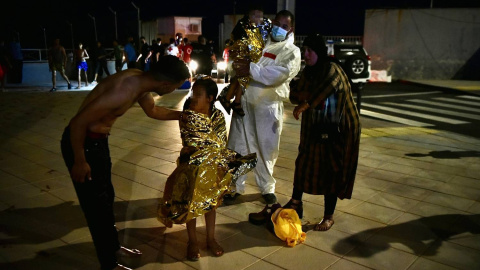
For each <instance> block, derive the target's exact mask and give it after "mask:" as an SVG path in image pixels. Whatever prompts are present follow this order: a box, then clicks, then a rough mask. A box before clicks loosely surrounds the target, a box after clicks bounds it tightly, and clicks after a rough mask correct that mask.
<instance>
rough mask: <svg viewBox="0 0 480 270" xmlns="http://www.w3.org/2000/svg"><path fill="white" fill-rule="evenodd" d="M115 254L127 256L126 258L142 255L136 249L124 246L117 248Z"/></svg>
mask: <svg viewBox="0 0 480 270" xmlns="http://www.w3.org/2000/svg"><path fill="white" fill-rule="evenodd" d="M117 256H120V257H127V258H136V257H140V256H142V252H141V251H140V250H138V249H128V248H126V247H122V246H121V247H120V249H119V250H117Z"/></svg>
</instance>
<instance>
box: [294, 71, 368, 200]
mask: <svg viewBox="0 0 480 270" xmlns="http://www.w3.org/2000/svg"><path fill="white" fill-rule="evenodd" d="M317 70H318V73H319V74H310V76H308V77H309V78H307V76H306V75H305V72H304V73H303V74H302V76H301V78H300V80H299V82H298V85H297V87H296V88H294V89H291V91H292V95H291V101H292V102H293V103H299V102H300V103H301V102H302V101H299V100H296V99H295V97H296V94H298V93H300V92H302V91H305V92H306V93H308V94H306V95H305V96H307V101H308V103H309V104H310V108H309V109H308V110H306V111H305V112H303V113H302V124H301V134H300V145H299V147H298V150H299V153H298V157H297V159H296V161H295V177H294V187H295V188H297V189H299V190H301V191H303V192H305V193H309V194H314V195H317V194H323V195H326V194H336V195H337V197H338V198H340V199H344V198H347V199H350V198H351V197H352V190H353V184H354V181H355V174H356V170H357V164H358V152H359V144H360V119H359V113H358V110H357V107H356V105H355V102H354V100H353V96H352V92H351V86H350V83H349V81H348V78H347V75H346V74H345V72H344V71H343V70H342V68H341V67H340V66H339V65H338V64H337V63H335V62H329V63H327V67H326V75H322V74H321V73H323V72H321V69H317ZM312 75H313V76H312ZM305 92H304V93H305ZM327 123H339V130H340V135H339V136H340V137H339V138H338V140H336V141H335V142H334V143H327V144H325V143H323V144H322V143H321V142H320V141H319V140H318V136H319V132H318V128H319V125H325V124H327Z"/></svg>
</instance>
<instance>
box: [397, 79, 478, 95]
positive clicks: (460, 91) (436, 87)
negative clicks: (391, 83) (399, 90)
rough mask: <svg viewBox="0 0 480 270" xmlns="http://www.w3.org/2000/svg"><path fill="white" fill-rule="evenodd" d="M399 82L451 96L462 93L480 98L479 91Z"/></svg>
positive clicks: (405, 81)
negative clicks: (435, 90)
mask: <svg viewBox="0 0 480 270" xmlns="http://www.w3.org/2000/svg"><path fill="white" fill-rule="evenodd" d="M397 81H398V82H399V83H402V84H410V85H416V86H422V87H428V88H432V89H437V90H440V91H443V92H445V93H450V94H455V93H456V94H458V93H462V94H466V95H470V96H480V91H477V90H473V91H465V90H461V89H455V88H451V87H448V86H438V85H431V84H425V83H418V82H412V81H409V80H401V79H400V80H397Z"/></svg>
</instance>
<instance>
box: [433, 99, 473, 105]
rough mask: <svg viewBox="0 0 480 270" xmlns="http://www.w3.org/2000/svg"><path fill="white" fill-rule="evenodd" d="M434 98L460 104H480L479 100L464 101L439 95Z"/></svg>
mask: <svg viewBox="0 0 480 270" xmlns="http://www.w3.org/2000/svg"><path fill="white" fill-rule="evenodd" d="M433 99H435V100H441V101H446V102H453V103H460V104H465V105H472V106H480V103H479V102H473V101H463V100H459V99H453V98H443V97H438V98H433Z"/></svg>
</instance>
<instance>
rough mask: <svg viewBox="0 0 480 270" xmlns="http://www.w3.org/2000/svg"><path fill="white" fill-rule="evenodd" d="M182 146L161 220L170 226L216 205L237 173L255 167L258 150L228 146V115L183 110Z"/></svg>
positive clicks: (160, 210)
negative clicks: (242, 151)
mask: <svg viewBox="0 0 480 270" xmlns="http://www.w3.org/2000/svg"><path fill="white" fill-rule="evenodd" d="M180 133H181V137H182V142H183V148H182V150H181V151H180V157H179V158H178V159H177V168H176V169H175V170H174V172H173V173H172V174H171V175H170V176H169V177H168V179H167V183H166V184H165V190H164V196H163V199H160V202H159V206H158V219H159V221H160V222H162V223H163V224H165V225H166V226H167V227H171V226H172V224H173V223H175V224H182V223H186V222H188V221H189V220H191V219H193V218H196V217H198V216H201V215H204V214H205V213H207V212H208V211H210V210H213V209H215V208H217V207H218V206H219V205H220V204H221V203H222V198H223V195H224V194H226V193H230V192H233V191H234V189H235V181H236V179H237V178H238V176H240V175H243V174H246V173H247V172H249V171H250V170H252V169H253V168H254V167H255V165H256V163H257V155H256V153H253V154H249V155H246V156H241V155H240V154H238V153H237V152H235V151H233V150H230V149H227V148H226V140H227V131H226V125H225V118H224V116H223V113H222V112H221V111H220V110H217V109H214V111H213V113H212V116H211V117H209V116H208V115H205V114H202V113H197V112H194V111H191V110H184V111H183V113H182V116H181V119H180Z"/></svg>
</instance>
